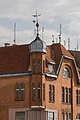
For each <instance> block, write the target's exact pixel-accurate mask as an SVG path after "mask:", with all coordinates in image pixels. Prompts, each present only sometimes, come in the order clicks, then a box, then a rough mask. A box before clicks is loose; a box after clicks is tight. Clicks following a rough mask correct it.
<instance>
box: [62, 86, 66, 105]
mask: <svg viewBox="0 0 80 120" xmlns="http://www.w3.org/2000/svg"><path fill="white" fill-rule="evenodd" d="M62 102H63V103H64V102H65V90H64V87H62Z"/></svg>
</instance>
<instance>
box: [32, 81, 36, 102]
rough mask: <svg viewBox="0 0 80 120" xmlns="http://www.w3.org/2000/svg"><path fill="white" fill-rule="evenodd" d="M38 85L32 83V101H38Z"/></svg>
mask: <svg viewBox="0 0 80 120" xmlns="http://www.w3.org/2000/svg"><path fill="white" fill-rule="evenodd" d="M35 97H36V85H35V83H32V100H33V101H34V100H36V98H35Z"/></svg>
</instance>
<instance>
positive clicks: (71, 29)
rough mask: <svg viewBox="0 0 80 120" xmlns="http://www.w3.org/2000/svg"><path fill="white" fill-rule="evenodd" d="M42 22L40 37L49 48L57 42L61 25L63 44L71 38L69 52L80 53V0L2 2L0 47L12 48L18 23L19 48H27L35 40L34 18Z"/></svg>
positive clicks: (17, 41)
mask: <svg viewBox="0 0 80 120" xmlns="http://www.w3.org/2000/svg"><path fill="white" fill-rule="evenodd" d="M36 11H37V12H38V13H41V16H40V18H39V24H40V28H39V29H40V37H41V38H42V32H41V29H42V27H44V33H43V40H44V41H45V42H46V43H47V44H51V43H52V39H53V38H52V35H54V40H55V41H56V38H57V42H58V35H59V25H60V24H61V25H62V44H63V45H64V41H66V45H65V47H66V48H67V47H68V38H70V48H71V49H76V48H77V43H78V50H80V0H0V46H3V45H4V43H6V42H8V43H10V44H13V40H14V32H13V31H14V23H15V22H16V44H25V43H26V44H28V43H30V42H31V41H32V40H34V38H35V34H34V29H35V24H34V23H33V20H34V17H33V16H32V15H33V14H35V13H36Z"/></svg>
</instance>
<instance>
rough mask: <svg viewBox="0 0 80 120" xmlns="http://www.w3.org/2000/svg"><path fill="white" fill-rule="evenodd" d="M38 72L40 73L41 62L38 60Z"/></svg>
mask: <svg viewBox="0 0 80 120" xmlns="http://www.w3.org/2000/svg"><path fill="white" fill-rule="evenodd" d="M38 73H41V62H40V60H38Z"/></svg>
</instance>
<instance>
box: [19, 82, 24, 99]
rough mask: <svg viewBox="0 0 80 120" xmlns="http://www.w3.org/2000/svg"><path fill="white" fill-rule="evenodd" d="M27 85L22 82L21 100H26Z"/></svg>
mask: <svg viewBox="0 0 80 120" xmlns="http://www.w3.org/2000/svg"><path fill="white" fill-rule="evenodd" d="M24 89H25V85H24V83H23V82H22V83H21V85H20V100H24V98H25V91H24Z"/></svg>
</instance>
